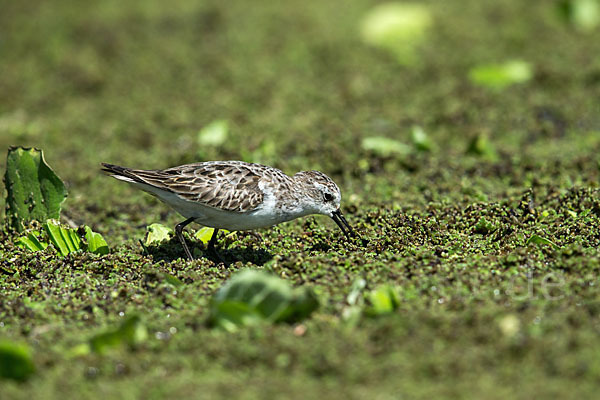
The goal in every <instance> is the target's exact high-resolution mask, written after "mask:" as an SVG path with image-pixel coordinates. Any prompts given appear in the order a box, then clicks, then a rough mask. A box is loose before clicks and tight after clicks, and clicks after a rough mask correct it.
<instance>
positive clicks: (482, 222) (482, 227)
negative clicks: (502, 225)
mask: <svg viewBox="0 0 600 400" xmlns="http://www.w3.org/2000/svg"><path fill="white" fill-rule="evenodd" d="M495 229H496V226H495V225H494V224H493V223H491V222H489V221H488V220H487V219H485V217H481V218H479V221H477V224H475V227H474V228H473V232H474V233H479V234H482V235H486V234H488V233H490V232H493V231H494V230H495Z"/></svg>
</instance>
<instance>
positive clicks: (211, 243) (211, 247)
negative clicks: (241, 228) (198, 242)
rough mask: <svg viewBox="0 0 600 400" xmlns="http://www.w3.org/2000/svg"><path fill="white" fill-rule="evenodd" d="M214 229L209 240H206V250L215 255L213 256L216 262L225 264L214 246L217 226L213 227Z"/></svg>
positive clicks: (217, 232) (217, 231)
mask: <svg viewBox="0 0 600 400" xmlns="http://www.w3.org/2000/svg"><path fill="white" fill-rule="evenodd" d="M214 229H215V230H214V231H213V234H212V236H211V238H210V240H209V241H208V245H207V246H206V250H208V251H210V252H211V253H213V255H214V256H215V258H216V259H217V261H218V262H221V263H223V264H225V265H227V263H226V262H225V260H223V259H222V258H221V256H220V255H219V253H218V252H217V249H216V248H215V243H216V242H217V235H218V234H219V230H218V229H217V228H214Z"/></svg>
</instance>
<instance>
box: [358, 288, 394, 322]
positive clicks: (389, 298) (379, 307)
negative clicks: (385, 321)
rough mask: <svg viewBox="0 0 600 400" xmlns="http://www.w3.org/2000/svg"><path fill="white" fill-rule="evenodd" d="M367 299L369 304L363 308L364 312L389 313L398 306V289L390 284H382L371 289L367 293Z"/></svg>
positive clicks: (368, 313)
mask: <svg viewBox="0 0 600 400" xmlns="http://www.w3.org/2000/svg"><path fill="white" fill-rule="evenodd" d="M367 300H368V301H369V304H370V305H371V306H370V307H368V308H367V309H366V310H365V313H366V314H367V315H369V316H377V315H382V314H389V313H392V312H394V311H396V309H398V307H399V306H400V296H399V295H398V291H397V289H396V288H394V287H392V286H390V285H382V286H380V287H378V288H376V289H375V290H372V291H371V292H369V294H368V295H367Z"/></svg>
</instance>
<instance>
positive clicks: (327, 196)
mask: <svg viewBox="0 0 600 400" xmlns="http://www.w3.org/2000/svg"><path fill="white" fill-rule="evenodd" d="M323 198H324V199H325V201H332V200H333V195H332V194H331V193H325V194H324V195H323Z"/></svg>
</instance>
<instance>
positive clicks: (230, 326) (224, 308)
mask: <svg viewBox="0 0 600 400" xmlns="http://www.w3.org/2000/svg"><path fill="white" fill-rule="evenodd" d="M212 313H213V315H218V318H214V319H213V320H212V321H213V324H214V326H215V327H218V328H221V329H223V330H226V331H228V332H235V331H236V330H237V329H238V328H239V327H240V326H253V325H259V324H261V323H263V322H264V320H265V319H264V317H263V316H262V315H260V313H259V312H258V311H257V310H256V309H254V308H252V307H251V306H250V305H248V304H246V303H243V302H241V301H234V300H224V301H221V302H219V303H217V304H215V305H214V308H213V309H212Z"/></svg>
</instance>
